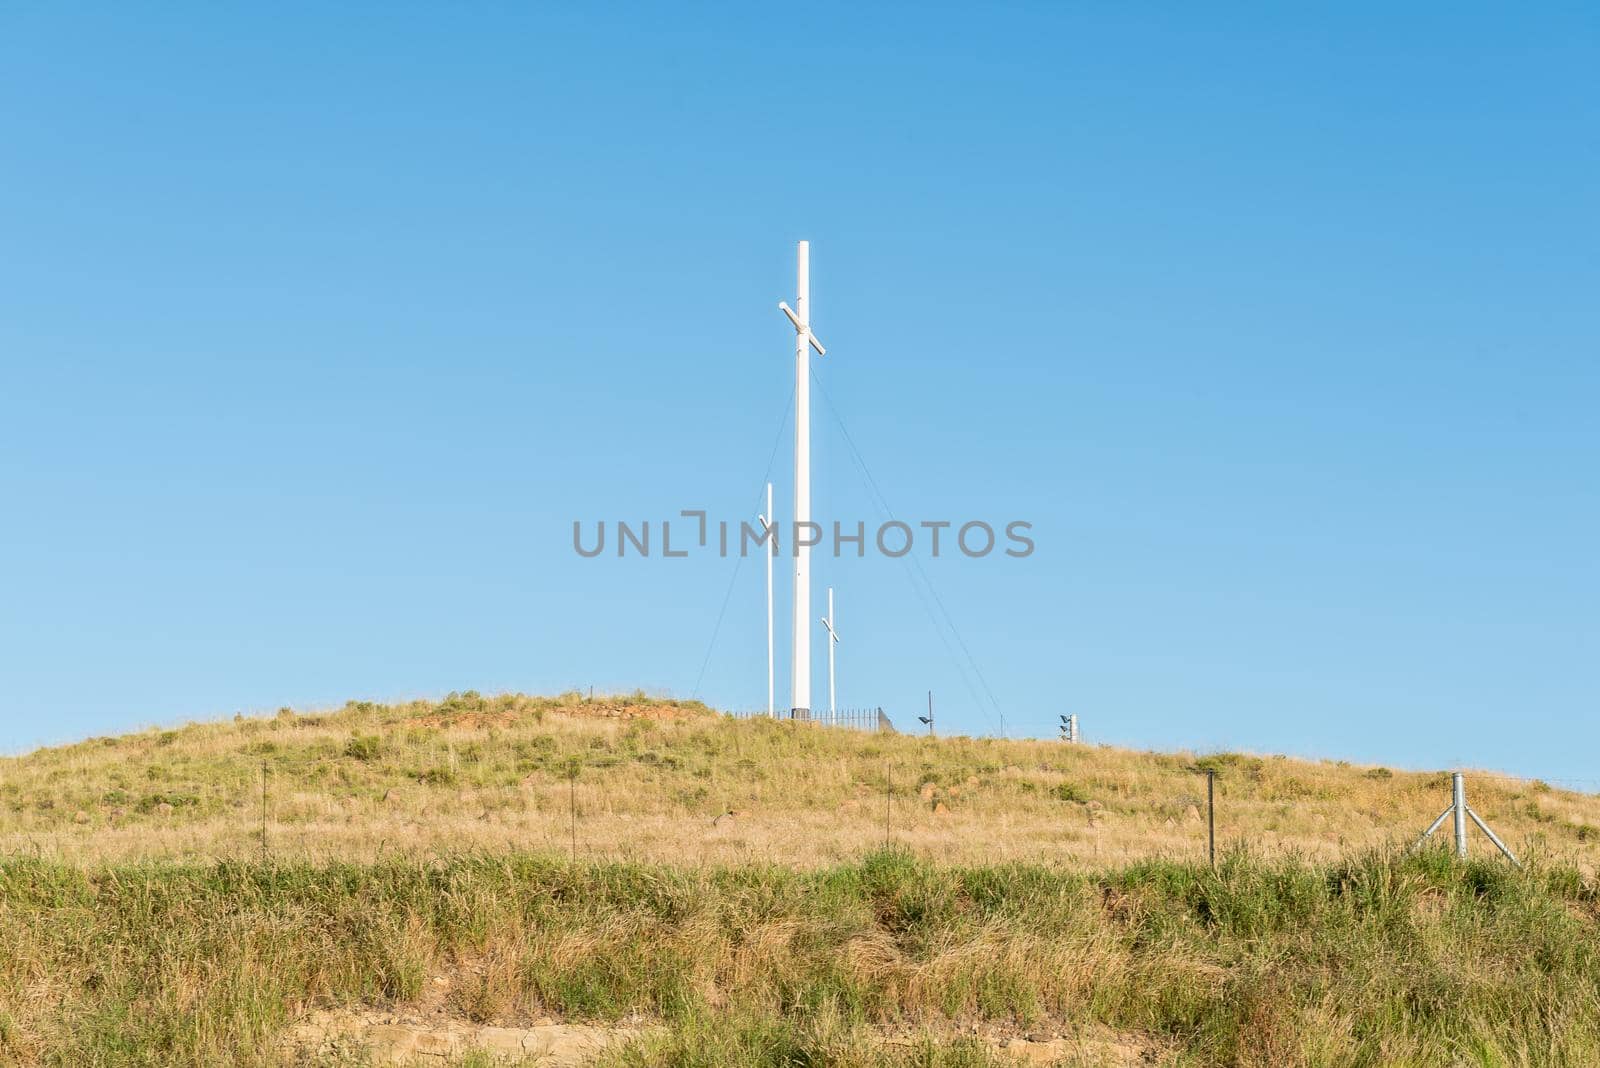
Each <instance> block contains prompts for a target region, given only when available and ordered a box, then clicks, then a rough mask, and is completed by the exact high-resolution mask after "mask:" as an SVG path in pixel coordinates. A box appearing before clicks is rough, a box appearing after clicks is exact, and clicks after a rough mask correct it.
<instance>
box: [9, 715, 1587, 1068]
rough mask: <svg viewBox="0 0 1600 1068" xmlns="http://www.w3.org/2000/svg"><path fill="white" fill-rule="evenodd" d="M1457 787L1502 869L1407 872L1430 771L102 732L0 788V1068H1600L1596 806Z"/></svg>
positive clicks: (311, 728)
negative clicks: (1219, 850) (1495, 832)
mask: <svg viewBox="0 0 1600 1068" xmlns="http://www.w3.org/2000/svg"><path fill="white" fill-rule="evenodd" d="M263 766H265V770H266V784H267V790H266V796H267V811H266V841H265V843H263V841H262V838H261V831H262V808H261V797H262V770H263ZM1204 766H1212V767H1214V768H1216V769H1218V770H1219V771H1220V775H1219V780H1218V781H1219V795H1220V800H1221V805H1220V814H1221V819H1220V823H1221V826H1222V828H1223V832H1224V834H1223V837H1224V840H1225V841H1226V842H1228V843H1230V845H1229V846H1228V848H1227V849H1226V851H1225V855H1224V858H1223V861H1222V863H1221V864H1220V866H1219V868H1218V869H1217V870H1216V871H1213V870H1211V868H1210V867H1209V866H1208V865H1206V864H1205V863H1204V861H1203V850H1204V837H1203V824H1201V823H1200V822H1199V821H1198V820H1197V819H1196V818H1195V813H1194V811H1193V810H1194V809H1196V808H1197V807H1198V804H1199V803H1200V798H1201V796H1202V795H1203V781H1204V780H1203V777H1202V776H1201V775H1200V774H1199V771H1198V769H1200V768H1202V767H1204ZM891 783H892V786H893V788H892V791H891ZM1469 788H1470V790H1471V793H1472V799H1473V803H1474V805H1475V807H1477V808H1478V809H1479V811H1481V812H1482V813H1483V814H1484V815H1485V816H1486V817H1487V818H1488V819H1489V820H1490V821H1491V822H1492V823H1493V825H1495V826H1496V827H1497V828H1498V829H1499V830H1500V831H1501V832H1502V834H1503V836H1504V837H1506V839H1507V840H1508V842H1509V844H1511V845H1512V847H1513V848H1515V849H1518V850H1519V852H1521V853H1523V854H1525V859H1526V861H1527V865H1526V867H1525V869H1523V870H1520V871H1519V870H1516V869H1513V868H1511V867H1510V866H1509V865H1507V864H1504V863H1503V862H1500V861H1498V860H1496V859H1493V858H1491V857H1490V856H1489V855H1488V851H1487V847H1486V846H1483V845H1478V846H1477V847H1476V848H1477V852H1478V855H1477V856H1476V857H1475V858H1474V859H1473V860H1472V861H1470V862H1467V863H1461V862H1458V861H1455V860H1453V859H1451V858H1450V857H1448V856H1447V855H1446V854H1445V853H1444V852H1443V851H1442V850H1438V849H1430V850H1424V851H1422V852H1419V853H1416V854H1411V855H1401V854H1399V853H1398V852H1397V851H1396V850H1394V849H1393V848H1391V846H1392V844H1393V843H1396V842H1403V841H1409V840H1410V839H1411V838H1412V837H1414V835H1415V833H1416V832H1417V831H1418V830H1419V829H1420V827H1422V826H1424V825H1426V823H1427V822H1429V821H1430V820H1431V819H1432V817H1433V816H1435V815H1437V813H1438V811H1439V810H1440V809H1441V808H1442V807H1443V806H1444V804H1445V802H1446V800H1447V793H1448V789H1447V785H1446V779H1445V778H1444V777H1441V776H1440V775H1437V774H1401V773H1390V772H1387V771H1384V770H1382V769H1376V768H1357V767H1348V766H1344V765H1342V764H1338V763H1328V762H1322V763H1307V762H1300V761H1293V760H1286V759H1281V758H1275V757H1251V756H1242V755H1236V754H1235V755H1228V754H1224V755H1211V756H1207V757H1198V758H1197V757H1195V756H1192V755H1188V754H1179V755H1165V754H1148V753H1133V752H1126V751H1118V750H1112V749H1103V748H1098V747H1092V746H1079V747H1069V746H1066V745H1062V744H1060V743H1047V742H1012V741H993V740H974V739H949V740H937V741H933V740H929V739H926V738H922V737H911V736H866V735H860V734H853V733H849V732H844V731H832V730H827V729H822V728H818V727H815V726H810V725H805V724H793V723H785V722H771V721H759V720H758V721H734V720H730V719H727V718H725V717H722V716H718V715H716V714H714V713H712V712H710V711H708V710H706V709H704V708H702V707H700V706H698V705H683V704H673V703H669V702H658V701H650V700H647V699H643V698H607V699H604V700H599V701H595V702H593V703H590V702H584V701H581V700H579V699H578V698H577V697H576V696H575V695H573V696H568V697H563V698H552V699H540V698H527V697H520V696H507V697H496V698H481V697H478V696H477V695H473V694H467V695H461V696H457V697H452V698H450V699H447V700H446V701H443V702H439V703H420V702H419V703H414V704H406V705H397V706H377V705H367V704H352V705H349V706H347V707H345V708H344V709H341V710H338V711H336V712H330V713H324V714H315V715H296V714H292V713H288V712H285V713H281V714H280V715H279V716H277V717H274V718H270V719H260V720H249V719H245V720H236V721H234V722H227V723H217V724H201V725H195V726H190V727H185V728H182V729H180V730H175V731H147V732H143V733H140V734H136V735H130V736H127V737H123V738H117V739H92V740H90V741H88V742H84V743H80V744H78V745H74V746H68V747H63V748H58V749H50V750H43V751H40V752H37V753H33V754H29V755H27V756H24V757H20V758H14V759H8V760H5V761H3V762H0V850H3V855H0V1064H5V1065H35V1064H47V1065H105V1066H121V1065H192V1066H200V1065H219V1064H241V1065H262V1066H266V1065H286V1064H297V1065H298V1064H313V1065H323V1066H329V1068H331V1066H335V1065H340V1066H351V1065H361V1064H371V1063H385V1062H392V1061H393V1060H394V1059H395V1058H396V1057H411V1058H413V1059H414V1062H415V1063H422V1064H431V1065H446V1064H454V1065H474V1066H482V1065H489V1064H496V1063H505V1064H517V1065H541V1066H543V1068H552V1066H554V1065H568V1066H576V1065H580V1064H593V1065H599V1066H601V1068H622V1066H630V1065H631V1066H644V1065H660V1066H683V1068H689V1066H703V1068H733V1066H745V1065H771V1066H800V1065H834V1066H841V1068H843V1066H854V1065H862V1066H867V1065H872V1066H878V1065H882V1066H907V1068H909V1066H913V1065H915V1066H923V1068H934V1066H940V1068H977V1066H995V1065H1003V1064H1017V1063H1032V1064H1062V1065H1078V1066H1089V1065H1135V1064H1167V1065H1217V1066H1221V1065H1245V1066H1252V1068H1254V1066H1260V1068H1267V1066H1272V1068H1277V1066H1283V1065H1308V1066H1309V1065H1392V1064H1415V1065H1440V1066H1446V1065H1450V1066H1453V1065H1460V1064H1475V1065H1546V1064H1548V1065H1571V1064H1593V1063H1600V955H1597V953H1596V950H1595V947H1596V946H1597V945H1600V883H1597V882H1596V880H1595V879H1594V877H1593V874H1592V867H1593V860H1594V856H1593V850H1594V848H1595V843H1594V841H1593V838H1592V833H1591V832H1590V830H1589V828H1590V827H1591V826H1594V825H1596V822H1597V819H1600V805H1597V803H1596V800H1595V799H1592V798H1589V797H1586V796H1581V795H1573V794H1567V793H1563V792H1560V791H1555V790H1550V789H1547V788H1542V787H1540V786H1539V785H1537V784H1525V783H1520V782H1515V781H1510V780H1499V779H1494V778H1491V777H1489V776H1475V777H1473V778H1472V779H1470V780H1469ZM886 803H887V820H886V818H885V817H886ZM886 823H887V829H886ZM574 829H576V847H574V837H573V835H574ZM886 842H887V843H888V844H887V845H886ZM574 852H575V853H576V855H575V856H574V855H573V854H574Z"/></svg>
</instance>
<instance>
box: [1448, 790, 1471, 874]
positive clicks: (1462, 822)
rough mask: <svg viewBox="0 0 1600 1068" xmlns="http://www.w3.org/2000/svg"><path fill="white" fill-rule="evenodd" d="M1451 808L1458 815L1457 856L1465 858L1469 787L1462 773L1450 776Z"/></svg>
mask: <svg viewBox="0 0 1600 1068" xmlns="http://www.w3.org/2000/svg"><path fill="white" fill-rule="evenodd" d="M1450 807H1451V808H1453V809H1454V810H1455V815H1456V826H1455V831H1456V856H1458V857H1462V858H1465V857H1466V855H1467V787H1466V783H1465V782H1463V781H1462V778H1461V773H1460V772H1459V771H1457V772H1454V773H1452V774H1451V776H1450Z"/></svg>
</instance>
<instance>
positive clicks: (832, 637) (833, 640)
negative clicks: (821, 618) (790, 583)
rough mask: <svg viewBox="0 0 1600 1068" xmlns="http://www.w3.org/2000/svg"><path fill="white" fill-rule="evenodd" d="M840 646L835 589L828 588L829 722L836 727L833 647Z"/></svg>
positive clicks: (837, 718) (837, 717)
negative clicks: (835, 620)
mask: <svg viewBox="0 0 1600 1068" xmlns="http://www.w3.org/2000/svg"><path fill="white" fill-rule="evenodd" d="M838 644H839V638H838V635H837V632H836V631H835V630H834V629H833V587H832V586H829V587H828V722H829V723H830V724H833V725H835V726H837V725H838V723H839V710H838V708H837V707H836V706H835V705H834V701H833V647H834V646H836V645H838Z"/></svg>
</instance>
